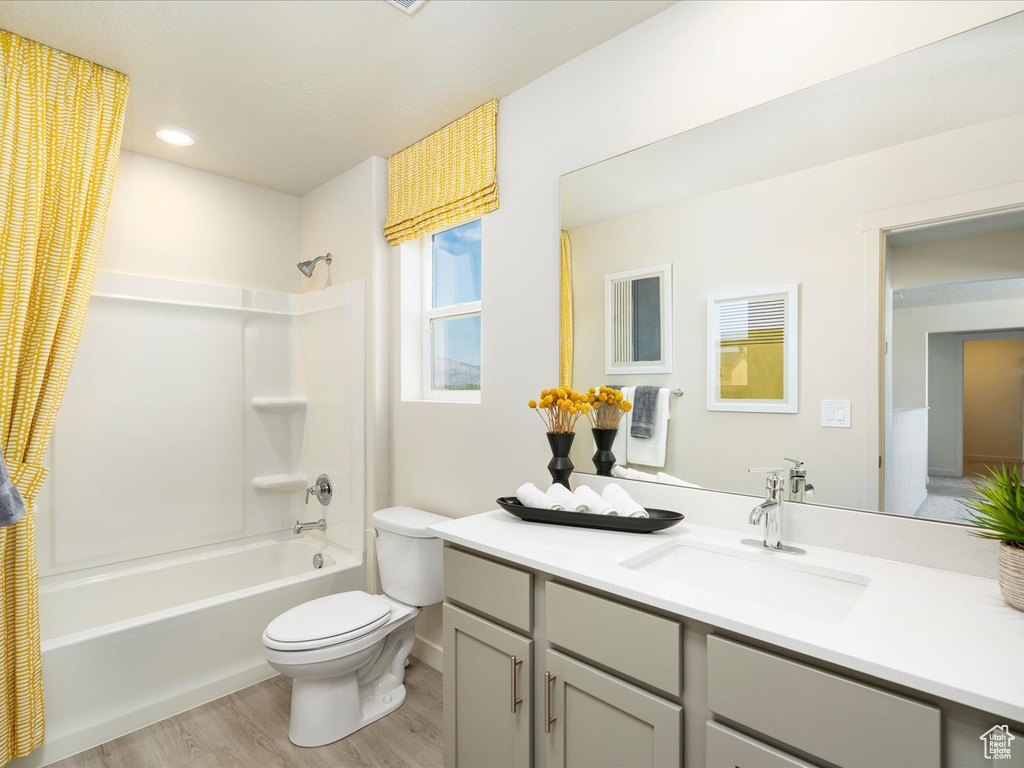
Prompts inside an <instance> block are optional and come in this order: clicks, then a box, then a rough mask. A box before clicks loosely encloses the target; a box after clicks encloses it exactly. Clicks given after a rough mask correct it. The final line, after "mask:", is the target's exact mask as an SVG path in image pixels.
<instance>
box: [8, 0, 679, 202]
mask: <svg viewBox="0 0 1024 768" xmlns="http://www.w3.org/2000/svg"><path fill="white" fill-rule="evenodd" d="M673 2H674V0H429V2H427V3H426V4H425V5H424V6H422V8H421V9H420V10H419V11H418V12H417V13H416V15H415V16H412V17H410V16H407V15H405V14H404V13H402V12H401V11H399V10H398V9H396V8H394V7H393V6H391V5H389V4H387V3H385V2H384V0H348V1H347V2H342V1H341V0H333V1H324V0H313V1H308V0H289V1H278V0H265V1H263V2H255V1H253V0H228V1H226V2H224V1H218V0H212V1H211V0H207V2H171V1H168V0H150V1H149V2H111V1H109V0H93V1H92V2H81V1H79V0H72V1H70V2H68V1H63V0H62V1H59V2H58V1H51V0H4V2H2V3H0V28H3V29H6V30H9V31H11V32H14V33H16V34H19V35H22V36H24V37H28V38H31V39H33V40H38V41H39V42H42V43H45V44H46V45H50V46H53V47H55V48H59V49H60V50H63V51H67V52H69V53H73V54H75V55H77V56H81V57H83V58H85V59H89V60H91V61H95V62H97V63H99V64H102V65H104V66H107V67H110V68H112V69H116V70H118V71H120V72H124V73H126V74H128V75H129V76H130V77H131V79H132V90H131V97H130V98H129V102H128V113H127V116H126V120H125V130H124V142H123V146H124V148H125V149H128V150H131V151H134V152H139V153H142V154H146V155H151V156H153V157H159V158H162V159H165V160H171V161H173V162H176V163H181V164H183V165H188V166H191V167H193V168H199V169H201V170H204V171H211V172H213V173H218V174H221V175H223V176H228V177H230V178H234V179H240V180H242V181H247V182H250V183H253V184H258V185H261V186H264V187H269V188H271V189H276V190H279V191H282V192H287V193H290V194H294V195H301V194H304V193H306V192H308V191H310V190H311V189H314V188H316V187H318V186H319V185H321V184H323V183H324V182H325V181H328V180H329V179H332V178H334V177H335V176H337V175H339V174H341V173H343V172H344V171H346V170H348V169H349V168H352V167H353V166H355V165H358V164H359V163H360V162H362V161H363V160H365V159H366V158H368V157H370V156H372V155H378V156H381V157H387V156H389V155H391V154H393V153H395V152H397V151H399V150H401V149H403V148H405V147H407V146H409V145H410V144H412V143H414V142H415V141H417V140H419V139H421V138H423V137H424V136H427V135H428V134H430V133H432V132H433V131H435V130H437V129H438V128H441V127H442V126H444V125H446V124H447V123H449V122H451V121H452V120H454V119H456V118H458V117H460V116H461V115H463V114H465V113H466V112H469V111H470V110H472V109H474V108H475V107H477V106H479V105H480V104H482V103H483V102H485V101H487V100H488V99H490V98H492V97H498V98H501V97H504V96H507V95H508V94H510V93H512V92H513V91H515V90H516V89H518V88H520V87H522V86H523V85H525V84H527V83H529V82H530V81H531V80H534V79H536V78H537V77H539V76H540V75H542V74H544V73H546V72H549V71H550V70H552V69H554V68H556V67H558V66H559V65H561V64H563V63H565V62H566V61H569V60H570V59H572V58H574V57H576V56H578V55H579V54H581V53H583V52H584V51H587V50H589V49H590V48H593V47H594V46H596V45H598V44H600V43H602V42H604V41H605V40H608V39H610V38H612V37H614V36H615V35H617V34H619V33H620V32H622V31H624V30H626V29H628V28H630V27H632V26H634V25H636V24H638V23H639V22H641V21H643V20H644V19H646V18H648V17H650V16H653V15H654V14H656V13H658V12H659V11H661V10H663V9H665V8H667V7H668V6H670V5H672V3H673ZM157 124H171V125H179V126H182V127H184V128H187V129H188V130H190V131H192V132H193V133H195V134H196V135H197V136H198V141H197V143H196V144H195V146H193V147H189V148H187V149H183V148H178V147H172V146H170V145H167V144H164V143H163V142H161V141H160V140H159V139H157V138H156V137H155V136H154V134H153V131H152V127H153V126H154V125H157Z"/></svg>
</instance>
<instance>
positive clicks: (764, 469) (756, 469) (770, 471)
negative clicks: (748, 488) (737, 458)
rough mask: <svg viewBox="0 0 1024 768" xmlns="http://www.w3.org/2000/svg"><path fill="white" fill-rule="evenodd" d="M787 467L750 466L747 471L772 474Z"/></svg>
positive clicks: (783, 470)
mask: <svg viewBox="0 0 1024 768" xmlns="http://www.w3.org/2000/svg"><path fill="white" fill-rule="evenodd" d="M785 471H786V468H785V467H749V468H748V469H747V472H765V473H767V474H770V475H777V474H779V472H785Z"/></svg>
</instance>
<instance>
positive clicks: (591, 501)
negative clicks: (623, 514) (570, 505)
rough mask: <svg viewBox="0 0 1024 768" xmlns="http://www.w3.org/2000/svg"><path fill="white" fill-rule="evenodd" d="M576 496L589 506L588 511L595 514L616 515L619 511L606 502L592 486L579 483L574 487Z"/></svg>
mask: <svg viewBox="0 0 1024 768" xmlns="http://www.w3.org/2000/svg"><path fill="white" fill-rule="evenodd" d="M576 498H577V499H579V500H580V501H582V502H583V503H584V504H586V505H587V506H588V507H589V508H590V512H591V513H592V514H595V515H618V514H619V511H618V510H617V509H615V507H614V506H613V505H612V504H610V503H608V501H607V500H606V499H603V498H601V496H600V494H598V492H597V491H595V490H594V489H593V488H590V487H588V486H586V485H581V486H580V487H579V488H577V489H576Z"/></svg>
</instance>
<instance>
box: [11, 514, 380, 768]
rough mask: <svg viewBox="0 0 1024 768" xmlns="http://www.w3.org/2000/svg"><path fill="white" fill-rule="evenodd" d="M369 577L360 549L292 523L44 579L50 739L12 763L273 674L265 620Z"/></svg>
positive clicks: (38, 760) (52, 755)
mask: <svg viewBox="0 0 1024 768" xmlns="http://www.w3.org/2000/svg"><path fill="white" fill-rule="evenodd" d="M317 554H320V555H322V556H323V565H322V567H320V568H315V566H314V555H317ZM363 580H364V571H363V563H362V556H361V554H360V553H358V552H351V551H349V550H346V549H343V548H341V547H338V546H336V545H334V544H332V543H330V542H328V541H326V540H325V539H322V538H320V537H318V536H316V535H314V534H304V535H303V536H301V537H297V536H295V535H294V534H292V533H290V532H289V533H285V534H272V535H271V536H264V537H260V538H257V539H252V540H249V541H247V542H244V543H238V544H234V545H231V546H228V547H224V546H221V547H219V548H204V549H201V550H194V551H193V552H190V553H187V554H182V553H178V554H177V555H171V556H167V555H164V556H160V557H158V558H151V559H150V560H148V561H145V562H141V564H140V562H139V561H136V562H135V563H129V564H121V565H119V566H113V567H104V568H98V569H93V570H91V571H88V572H85V571H80V572H78V573H77V574H70V575H67V574H65V575H60V576H51V577H47V578H44V579H42V581H41V584H40V590H39V593H40V594H39V599H40V621H41V625H42V627H41V629H42V647H43V685H44V696H45V701H46V743H45V744H44V745H43V746H42V747H41V748H40V749H38V750H36V751H35V752H33V753H32V754H31V755H29V756H27V757H24V758H20V759H19V760H17V761H15V762H14V763H12V764H11V765H12V766H16V767H17V768H29V766H42V765H46V764H48V763H51V762H53V761H55V760H60V759H62V758H64V757H67V756H68V755H72V754H75V753H76V752H80V751H82V750H83V749H88V748H89V747H92V746H95V745H97V744H101V743H103V742H105V741H109V740H110V739H113V738H116V737H118V736H121V735H123V734H126V733H129V732H131V731H133V730H135V729H137V728H141V727H142V726H145V725H148V724H150V723H154V722H156V721H158V720H162V719H164V718H167V717H170V716H172V715H174V714H177V713H179V712H182V711H184V710H186V709H191V708H192V707H195V706H198V705H200V704H202V703H205V702H207V701H210V700H212V699H215V698H218V697H220V696H224V695H226V694H228V693H230V692H232V691H235V690H238V689H240V688H244V687H246V686H248V685H252V684H254V683H257V682H259V681H261V680H265V679H267V678H269V677H273V675H274V674H275V672H274V671H273V670H272V669H271V667H270V665H268V664H267V662H266V661H265V659H264V655H263V645H262V641H261V636H262V632H263V629H264V628H265V627H266V625H267V624H268V623H269V622H270V621H271V620H272V619H273V618H274V617H275V616H277V615H278V614H280V613H282V612H283V611H285V610H287V609H288V608H291V607H293V606H296V605H298V604H299V603H302V602H305V601H307V600H312V599H314V598H317V597H323V596H325V595H328V594H332V593H335V592H345V591H348V590H353V589H362V588H363Z"/></svg>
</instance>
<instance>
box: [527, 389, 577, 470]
mask: <svg viewBox="0 0 1024 768" xmlns="http://www.w3.org/2000/svg"><path fill="white" fill-rule="evenodd" d="M528 405H529V406H530V408H531V409H533V410H535V411H536V412H537V415H538V416H540V420H541V421H542V422H544V426H545V428H546V429H547V433H548V445H549V446H551V461H550V462H548V472H550V473H551V479H552V480H554V481H555V482H556V483H561V484H562V485H564V486H565V487H566V488H568V487H569V475H571V474H572V470H573V466H572V460H571V459H570V458H569V449H570V448H571V447H572V440H573V438H574V437H576V433H575V432H574V431H573V430H575V429H576V422H577V421H579V418H580V417H581V416H582V415H583V414H584V413H587V412H588V411H589V410H590V408H591V406H590V397H589V395H581V394H580V393H579V392H573V391H572V389H571V388H566V387H555V388H553V389H543V390H541V393H540V400H539V401H537V400H531V401H530V402H529V403H528Z"/></svg>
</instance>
